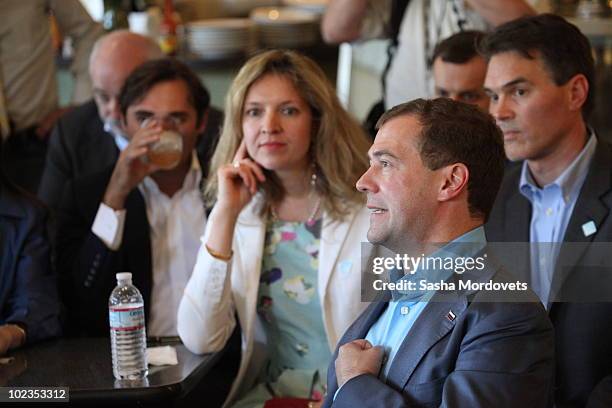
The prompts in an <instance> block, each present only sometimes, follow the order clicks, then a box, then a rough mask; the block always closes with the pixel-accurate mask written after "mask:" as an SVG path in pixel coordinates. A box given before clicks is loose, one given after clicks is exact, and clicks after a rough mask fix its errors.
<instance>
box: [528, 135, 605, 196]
mask: <svg viewBox="0 0 612 408" xmlns="http://www.w3.org/2000/svg"><path fill="white" fill-rule="evenodd" d="M596 148H597V137H596V136H595V133H594V132H593V131H592V130H591V129H589V141H588V142H587V144H586V145H585V146H584V148H583V149H582V151H581V152H580V154H579V155H578V156H577V157H576V158H575V159H574V161H572V163H571V164H570V165H569V166H568V167H567V168H566V169H565V170H564V171H563V173H561V174H560V175H559V177H557V179H556V180H555V181H553V182H552V183H550V184H547V185H545V186H544V187H542V188H540V187H538V185H537V183H536V182H535V180H534V179H533V176H532V174H531V171H530V170H529V166H528V165H527V161H524V162H523V167H522V170H521V178H520V180H519V191H520V192H521V194H522V195H523V196H525V197H526V198H527V199H528V200H529V201H530V202H531V203H532V204H534V201H535V200H536V197H537V195H538V194H541V192H542V191H543V190H553V189H555V190H558V191H560V192H561V193H562V197H563V201H564V202H565V204H568V203H569V202H571V201H572V200H573V199H574V198H575V197H577V195H578V193H579V192H580V188H581V187H582V183H583V182H584V179H585V178H586V175H587V173H588V170H589V165H590V164H591V160H592V159H593V156H594V155H595V149H596Z"/></svg>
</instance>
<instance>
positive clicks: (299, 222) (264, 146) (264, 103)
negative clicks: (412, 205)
mask: <svg viewBox="0 0 612 408" xmlns="http://www.w3.org/2000/svg"><path fill="white" fill-rule="evenodd" d="M225 112H226V117H225V123H224V127H223V132H222V135H221V139H220V141H219V146H218V147H217V150H216V151H215V155H214V157H213V161H212V165H211V174H216V175H217V177H216V178H212V177H211V178H210V179H209V180H208V183H207V187H206V196H207V198H208V200H209V202H213V201H216V204H215V206H214V208H213V210H212V212H211V215H210V218H209V221H208V223H207V227H206V231H205V233H204V236H203V237H202V248H201V249H200V252H199V255H198V260H197V263H196V266H195V268H194V272H193V275H192V277H191V279H190V280H189V283H188V284H187V287H186V288H185V294H184V296H183V299H182V301H181V305H180V307H179V314H178V329H179V334H180V336H181V339H182V340H183V342H184V343H185V345H186V346H187V347H188V348H189V350H191V351H192V352H195V353H209V352H216V351H219V350H221V349H222V348H223V347H224V345H225V343H226V341H227V339H228V337H229V335H230V334H231V333H232V331H233V330H234V327H235V325H236V323H237V322H238V324H239V325H240V328H241V330H242V333H243V336H242V360H241V364H240V368H239V371H238V375H237V376H236V379H235V381H234V384H233V387H232V391H231V392H230V395H229V396H228V399H227V401H226V405H231V404H234V405H233V406H235V407H236V406H239V407H261V406H263V404H264V403H265V402H266V401H267V400H271V399H273V398H276V397H290V398H302V399H303V401H302V402H303V403H304V401H306V400H308V399H315V400H316V399H321V397H322V393H323V391H324V384H325V370H326V368H327V364H328V363H329V361H330V357H331V349H332V348H333V347H334V344H335V343H336V341H337V340H338V338H339V337H340V335H341V333H343V332H344V330H345V329H346V327H347V326H348V324H349V323H350V322H351V321H352V320H353V319H354V318H355V317H356V316H357V314H358V313H359V312H360V311H361V310H362V309H363V307H364V306H365V304H362V303H361V301H360V273H359V271H360V255H361V246H360V243H361V241H362V240H363V239H364V238H365V233H366V228H367V212H366V210H365V208H364V206H363V200H362V199H361V198H360V196H359V194H358V193H357V192H356V191H355V190H354V189H353V187H352V185H353V183H354V182H355V181H356V180H357V177H358V174H360V173H361V172H363V171H364V170H365V168H366V167H367V162H366V156H365V153H366V151H367V148H368V145H369V143H368V141H367V138H366V136H365V135H364V133H363V131H362V130H361V128H360V127H359V124H357V123H356V122H355V121H354V120H353V119H351V118H350V116H349V115H348V113H347V112H346V111H344V110H343V108H342V107H341V105H340V102H339V101H338V99H337V97H336V95H335V92H334V89H333V87H332V86H331V84H330V83H329V82H328V80H327V79H326V77H325V75H324V73H323V71H322V70H321V69H320V68H319V67H318V66H317V65H316V64H315V63H314V62H313V61H312V60H310V59H309V58H307V57H304V56H301V55H299V54H297V53H295V52H291V51H268V52H264V53H262V54H260V55H258V56H255V57H253V58H251V59H250V60H249V61H248V62H247V63H246V64H245V65H244V66H243V67H242V69H241V70H240V72H239V74H238V76H237V77H236V78H235V80H234V82H233V83H232V86H231V88H230V91H229V93H228V95H227V99H226V109H225ZM213 172H214V173H213ZM236 315H237V319H238V321H236ZM264 338H265V340H264ZM236 401H238V402H236ZM278 403H279V404H280V405H282V404H287V403H288V402H287V401H284V402H278ZM304 404H305V403H304ZM283 406H284V405H283Z"/></svg>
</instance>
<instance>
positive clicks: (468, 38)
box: [431, 30, 485, 64]
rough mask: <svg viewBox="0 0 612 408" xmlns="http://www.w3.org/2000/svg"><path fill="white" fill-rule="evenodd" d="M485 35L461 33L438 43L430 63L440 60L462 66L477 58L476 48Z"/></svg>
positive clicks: (473, 32)
mask: <svg viewBox="0 0 612 408" xmlns="http://www.w3.org/2000/svg"><path fill="white" fill-rule="evenodd" d="M484 36H485V33H483V32H482V31H475V30H469V31H462V32H459V33H457V34H453V35H451V36H450V37H448V38H446V39H444V40H442V41H440V42H439V43H438V45H436V48H435V49H434V52H433V58H432V59H431V60H432V61H435V60H436V58H438V57H440V58H442V61H444V62H450V63H453V64H464V63H466V62H468V61H469V60H471V59H472V58H474V57H476V56H478V55H479V54H478V47H479V44H480V42H481V41H482V39H483V38H484Z"/></svg>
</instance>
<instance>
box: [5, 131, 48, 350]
mask: <svg viewBox="0 0 612 408" xmlns="http://www.w3.org/2000/svg"><path fill="white" fill-rule="evenodd" d="M3 148H4V143H3V142H0V157H2V156H1V154H2V150H3ZM45 219H46V211H45V209H44V208H43V206H42V204H39V203H37V202H35V201H33V200H32V199H29V198H28V197H26V196H25V195H24V194H23V193H22V192H21V191H20V190H19V189H18V188H16V187H14V186H13V185H12V184H11V182H9V181H8V179H7V178H6V176H5V175H4V172H2V171H1V170H0V310H1V312H0V356H2V355H4V354H5V353H6V352H7V351H8V350H10V349H13V348H16V347H19V346H22V345H24V344H26V343H34V342H36V341H39V340H43V339H46V338H49V337H54V336H58V335H59V334H60V324H59V312H60V306H59V300H58V296H57V285H56V276H55V274H54V273H53V272H52V269H51V264H50V256H49V255H50V251H49V242H48V240H47V234H46V229H45V226H46V223H45Z"/></svg>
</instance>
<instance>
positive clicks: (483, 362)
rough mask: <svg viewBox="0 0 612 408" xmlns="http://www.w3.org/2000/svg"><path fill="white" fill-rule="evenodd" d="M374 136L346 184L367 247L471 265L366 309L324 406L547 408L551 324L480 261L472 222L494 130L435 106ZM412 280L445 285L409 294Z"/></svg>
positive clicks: (496, 138) (495, 149)
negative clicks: (363, 219)
mask: <svg viewBox="0 0 612 408" xmlns="http://www.w3.org/2000/svg"><path fill="white" fill-rule="evenodd" d="M378 127H379V131H378V134H377V136H376V139H375V141H374V144H373V146H372V147H371V149H370V152H369V156H370V160H371V164H370V168H369V169H368V170H367V171H366V173H365V174H364V175H363V176H362V177H361V179H360V180H359V181H358V182H357V188H358V189H359V190H360V191H362V192H364V193H367V205H368V208H370V209H371V210H372V217H371V219H370V229H369V231H368V240H369V241H370V242H372V243H373V244H379V245H382V246H384V247H385V248H387V249H389V250H391V251H392V252H394V253H396V254H399V255H400V257H402V256H403V254H406V253H407V254H408V255H409V256H414V255H415V254H418V255H417V257H419V255H421V254H427V255H422V257H423V261H422V262H423V264H422V265H427V264H429V262H430V261H427V260H426V259H427V258H429V259H430V260H432V262H434V265H435V259H436V258H438V257H442V256H444V259H449V258H447V257H446V256H447V255H449V254H450V259H453V260H458V259H462V262H463V261H465V262H466V263H465V264H466V265H467V264H468V263H471V264H474V262H476V263H478V262H482V267H479V268H472V269H471V270H467V271H464V270H462V269H459V268H455V269H453V267H452V266H450V267H444V268H442V269H444V270H441V269H440V267H437V268H438V269H437V270H436V269H430V267H425V266H421V267H417V268H416V270H411V271H410V274H406V275H405V276H404V277H403V278H401V280H407V281H408V282H413V283H416V287H417V289H410V287H408V289H407V290H405V288H404V289H403V290H402V291H400V290H394V291H392V296H393V299H395V302H390V301H388V300H389V298H388V297H387V298H385V299H383V300H382V301H377V302H374V303H372V304H371V305H370V306H369V307H368V309H366V311H365V312H364V313H363V314H362V315H361V316H360V317H359V318H358V319H357V320H356V321H355V323H353V325H352V326H351V327H350V328H349V329H348V330H347V331H346V333H345V334H344V336H343V337H342V339H341V340H340V342H339V348H338V349H337V351H336V354H335V363H334V364H332V365H330V369H329V374H328V381H327V385H328V394H327V398H326V400H325V402H324V406H325V407H329V406H334V407H357V406H358V407H398V408H399V407H438V406H449V407H450V406H452V407H462V406H465V407H516V406H525V407H527V406H528V407H544V406H548V405H549V403H550V401H551V395H552V383H553V361H554V353H553V332H552V326H551V324H550V321H549V320H548V318H547V317H546V313H545V311H544V308H543V307H542V305H541V304H539V302H538V300H537V298H536V297H535V296H534V294H533V293H532V292H530V291H529V290H528V289H526V288H524V287H522V285H521V284H520V283H517V282H516V279H515V278H513V277H512V276H511V275H510V274H508V273H507V272H505V271H504V270H503V269H501V268H500V267H498V266H497V265H496V264H495V263H494V261H493V260H489V259H488V258H487V255H486V253H487V249H486V239H485V237H484V230H483V227H482V224H483V223H484V220H485V219H486V218H487V216H488V214H489V212H490V209H491V207H492V205H493V201H494V199H495V194H496V192H497V190H498V188H499V183H500V182H501V179H502V176H503V168H504V161H505V159H504V152H503V144H502V135H501V132H500V130H499V129H498V128H497V127H496V126H495V123H494V122H493V120H492V118H491V117H490V116H489V115H488V114H486V113H484V112H482V111H481V110H479V109H478V108H477V107H475V106H472V105H467V104H463V103H460V102H454V101H451V100H450V99H445V98H441V99H434V100H429V101H425V100H422V99H418V100H415V101H412V102H408V103H406V104H402V105H399V106H396V107H395V108H393V109H391V110H390V111H388V112H386V113H385V114H384V115H383V117H382V118H381V119H380V121H379V124H378ZM481 149H486V150H487V152H488V157H487V158H486V159H483V157H482V155H481V153H480V151H481ZM436 243H448V244H445V245H443V246H442V247H441V248H436V245H437V244H436ZM461 248H463V249H461ZM443 254H444V255H443ZM470 258H471V261H468V260H469V259H470ZM413 259H414V258H413ZM457 265H459V264H457ZM396 267H397V266H396ZM403 268H404V271H406V268H405V266H404V267H403ZM434 268H435V267H434ZM413 273H414V275H412V274H413ZM414 277H418V278H417V279H414ZM423 279H424V280H425V282H426V283H438V281H443V282H444V283H446V284H447V285H448V286H447V288H445V289H436V288H432V289H427V288H426V289H421V292H420V293H419V289H418V287H419V286H420V285H421V282H423ZM439 279H440V280H439ZM401 280H398V281H396V282H398V283H399V282H400V281H401ZM461 282H463V283H464V284H467V283H469V282H471V284H474V285H475V286H471V285H470V287H469V288H462V287H461V286H460V283H461ZM481 283H482V284H489V285H491V286H492V285H493V284H495V285H502V284H506V285H509V284H510V283H513V284H514V285H516V286H515V287H514V289H513V288H512V287H508V289H507V290H495V289H493V288H491V289H487V288H486V286H484V285H480V284H481ZM451 284H452V286H451ZM391 289H392V288H391ZM385 296H386V295H385ZM398 312H399V313H398Z"/></svg>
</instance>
